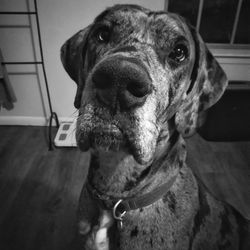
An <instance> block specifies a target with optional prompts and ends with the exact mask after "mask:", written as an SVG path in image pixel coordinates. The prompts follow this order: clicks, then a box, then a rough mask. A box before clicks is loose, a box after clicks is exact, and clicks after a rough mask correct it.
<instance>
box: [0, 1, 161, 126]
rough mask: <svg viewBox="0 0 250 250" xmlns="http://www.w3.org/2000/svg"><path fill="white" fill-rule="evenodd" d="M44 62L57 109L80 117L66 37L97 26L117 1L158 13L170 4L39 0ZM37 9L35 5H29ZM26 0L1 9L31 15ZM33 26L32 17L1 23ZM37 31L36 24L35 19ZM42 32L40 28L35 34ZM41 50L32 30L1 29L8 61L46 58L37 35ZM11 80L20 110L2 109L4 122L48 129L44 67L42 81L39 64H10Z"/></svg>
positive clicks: (4, 4) (2, 19) (3, 4)
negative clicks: (65, 60) (64, 61)
mask: <svg viewBox="0 0 250 250" xmlns="http://www.w3.org/2000/svg"><path fill="white" fill-rule="evenodd" d="M37 2H38V12H39V18H40V26H41V35H42V44H43V49H44V61H45V67H46V72H47V78H48V82H49V88H50V92H51V100H52V105H53V109H54V111H55V112H57V114H58V116H59V118H61V120H62V119H64V117H74V116H75V115H76V113H75V109H74V106H73V102H74V95H75V91H76V86H75V84H74V82H73V81H72V80H71V79H70V78H69V77H68V75H67V74H66V72H65V71H64V69H63V67H62V65H61V61H60V47H61V45H62V44H63V43H64V41H65V40H66V39H68V38H69V37H70V36H71V35H73V34H74V33H75V32H77V31H78V30H80V29H82V28H83V27H85V26H87V25H88V24H89V23H91V22H92V21H93V19H94V17H95V16H96V15H98V14H99V13H100V12H101V11H102V10H104V9H105V8H106V7H109V6H112V5H113V4H115V3H133V4H139V5H142V6H145V7H148V8H150V9H152V10H163V9H164V2H165V1H164V0H154V1H152V0H134V1H132V0H71V1H69V0H42V1H41V0H38V1H37ZM28 3H29V5H30V7H31V10H33V7H34V6H33V1H32V0H29V1H28ZM26 10H27V2H26V0H1V3H0V11H26ZM13 24H14V25H27V24H29V19H28V18H27V17H26V16H21V17H20V16H7V15H1V16H0V26H1V25H13ZM32 24H33V27H35V26H34V24H35V22H34V18H33V19H32ZM34 31H36V30H34ZM34 33H35V34H34V40H35V41H34V42H35V51H36V53H33V49H32V39H31V37H32V36H31V33H30V29H28V28H6V27H5V28H3V27H0V34H1V35H0V48H1V49H2V52H3V55H4V59H5V61H33V60H34V58H35V56H37V60H39V59H40V56H39V50H38V47H37V37H36V32H34ZM7 69H8V72H14V74H10V75H9V78H10V81H11V83H12V85H13V88H14V91H15V93H16V96H17V102H16V103H15V108H14V109H13V110H11V111H6V110H5V109H2V110H1V111H0V124H20V125H27V124H30V125H44V124H45V122H46V119H45V118H46V117H47V118H48V116H49V112H48V103H47V98H46V92H45V88H44V79H43V74H42V71H41V66H38V71H39V79H40V81H39V79H37V76H36V74H34V73H35V71H36V67H35V66H33V65H15V66H13V65H11V66H10V65H9V66H7Z"/></svg>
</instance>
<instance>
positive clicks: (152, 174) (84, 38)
mask: <svg viewBox="0 0 250 250" xmlns="http://www.w3.org/2000/svg"><path fill="white" fill-rule="evenodd" d="M61 58H62V62H63V65H64V67H65V70H66V71H67V72H68V74H69V75H70V77H71V78H72V79H73V80H74V81H75V82H76V83H77V93H76V97H75V103H74V104H75V107H76V108H77V109H79V117H78V121H77V131H76V137H77V143H78V146H79V148H80V149H81V150H82V151H87V150H90V153H91V161H90V166H89V171H88V178H87V181H86V183H85V185H84V187H83V190H82V193H81V197H80V201H79V211H78V212H79V214H78V216H79V217H78V218H79V234H78V239H79V244H80V249H98V250H99V249H109V250H111V249H121V250H131V249H134V250H142V249H143V250H147V249H154V250H157V249H162V250H167V249H169V250H186V249H190V250H191V249H202V250H205V249H209V250H216V249H227V250H229V249H231V250H236V249H240V247H241V245H242V243H241V242H243V239H242V237H243V235H244V233H242V232H243V231H242V229H241V228H240V225H239V224H238V220H237V218H236V216H235V213H234V211H233V210H232V209H231V208H230V207H229V206H227V205H225V204H222V203H221V202H220V201H217V200H215V199H214V198H213V197H212V196H211V195H210V194H209V193H208V192H207V191H206V189H205V187H203V186H202V185H201V184H200V183H199V182H198V181H197V179H196V178H195V177H194V175H193V173H192V171H191V169H190V168H189V167H188V166H187V165H186V147H185V141H184V138H185V137H187V136H191V135H192V134H194V133H195V132H196V131H197V129H198V128H199V127H200V126H201V125H202V122H203V117H204V112H205V111H206V110H207V109H208V108H209V107H211V106H212V105H213V104H214V103H215V102H217V100H218V99H219V98H220V97H221V95H222V94H223V92H224V90H225V88H226V85H227V78H226V76H225V74H224V72H223V70H222V69H221V67H220V66H219V64H218V63H217V62H216V60H215V59H214V58H213V56H212V55H211V53H210V52H209V51H208V50H207V48H206V45H205V44H204V42H203V41H202V39H201V37H200V36H199V34H198V33H197V32H196V30H195V29H194V28H193V27H191V26H190V25H188V24H187V23H186V22H185V20H184V19H183V18H182V17H180V16H178V15H176V14H171V13H166V12H152V11H150V10H147V9H144V8H142V7H139V6H135V5H116V6H114V7H112V8H109V9H107V10H105V11H104V12H102V13H101V14H100V15H99V16H97V17H96V18H95V20H94V22H93V23H92V24H90V25H89V26H87V27H86V28H84V29H83V30H80V31H79V32H78V33H77V34H75V35H74V36H72V37H71V38H70V39H69V40H67V41H66V43H65V44H64V45H63V47H62V50H61ZM201 167H202V164H201ZM240 232H241V233H240Z"/></svg>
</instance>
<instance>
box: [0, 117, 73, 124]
mask: <svg viewBox="0 0 250 250" xmlns="http://www.w3.org/2000/svg"><path fill="white" fill-rule="evenodd" d="M58 119H59V122H62V121H73V120H74V119H75V118H72V117H58ZM48 124H49V118H46V117H34V116H0V125H17V126H48ZM53 126H55V122H54V121H53Z"/></svg>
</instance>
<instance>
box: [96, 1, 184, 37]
mask: <svg viewBox="0 0 250 250" xmlns="http://www.w3.org/2000/svg"><path fill="white" fill-rule="evenodd" d="M102 22H108V23H110V24H113V25H119V26H121V28H122V29H124V28H125V29H126V28H131V27H133V28H135V29H136V28H139V29H140V30H142V29H143V28H144V29H147V31H149V32H153V33H155V32H156V33H158V35H159V34H162V35H167V33H169V34H173V35H174V36H179V35H182V36H186V35H187V34H188V27H187V25H186V24H185V22H184V21H183V20H182V19H181V18H180V17H179V16H178V15H176V14H172V13H168V12H164V11H150V10H148V9H145V8H143V7H140V6H137V5H115V6H114V7H111V8H109V9H107V10H105V11H104V12H102V13H101V14H100V15H99V16H97V17H96V19H95V23H102Z"/></svg>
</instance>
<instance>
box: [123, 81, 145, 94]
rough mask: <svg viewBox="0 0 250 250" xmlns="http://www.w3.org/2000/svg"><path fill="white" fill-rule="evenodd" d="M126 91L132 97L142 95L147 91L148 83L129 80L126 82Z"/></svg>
mask: <svg viewBox="0 0 250 250" xmlns="http://www.w3.org/2000/svg"><path fill="white" fill-rule="evenodd" d="M127 91H128V92H129V93H130V94H132V95H133V96H134V97H138V98H140V97H144V96H146V95H147V94H148V93H149V84H147V83H144V82H140V81H130V82H128V84H127Z"/></svg>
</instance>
